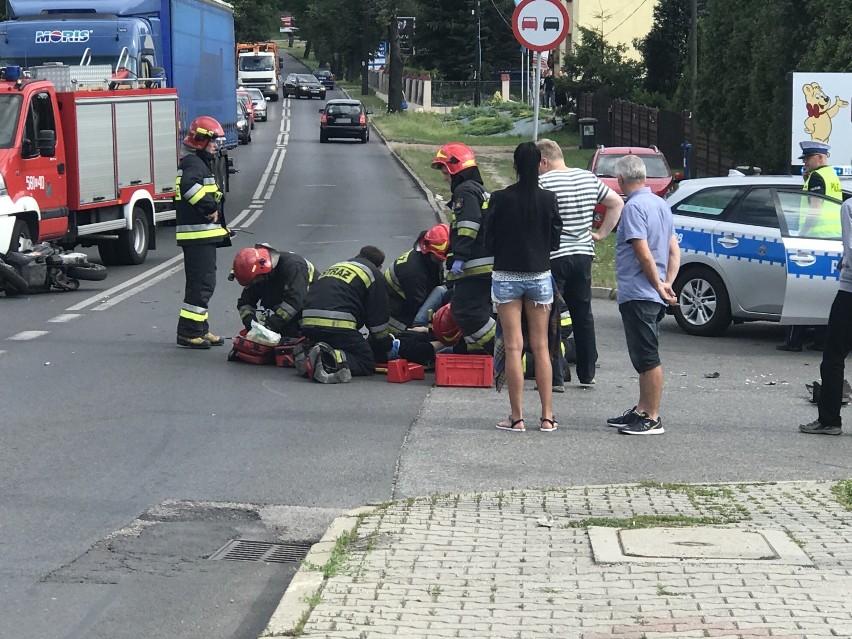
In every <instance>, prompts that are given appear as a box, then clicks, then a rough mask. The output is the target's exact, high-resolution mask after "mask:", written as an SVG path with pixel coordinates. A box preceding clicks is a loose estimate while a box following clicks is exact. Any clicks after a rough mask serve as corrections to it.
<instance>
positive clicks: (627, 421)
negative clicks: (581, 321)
mask: <svg viewBox="0 0 852 639" xmlns="http://www.w3.org/2000/svg"><path fill="white" fill-rule="evenodd" d="M615 167H616V173H617V175H618V185H619V186H620V187H621V192H622V193H624V195H625V196H627V203H626V204H625V205H624V209H623V210H622V211H621V222H620V224H619V226H618V231H617V235H616V245H615V274H616V280H617V282H618V310H619V312H620V313H621V319H622V322H623V323H624V335H625V337H626V338H627V352H628V354H629V355H630V362H631V363H632V364H633V368H634V369H635V370H636V372H637V373H639V403H638V404H636V406H634V407H633V408H631V409H629V410H626V411H624V413H623V414H622V415H620V416H618V417H613V418H610V419H608V420H607V424H608V425H609V426H615V427H617V428H618V432H619V433H622V434H625V435H661V434H662V433H663V432H665V431H664V430H663V420H662V419H661V418H660V396H661V395H662V392H663V367H662V365H661V364H660V353H659V339H658V338H659V324H660V321H661V320H662V319H663V316H664V315H665V313H666V305H667V304H675V303H676V302H677V297H676V296H675V294H674V290H673V289H672V283H673V282H674V280H675V277H676V276H677V271H678V268H679V266H680V247H679V246H678V243H677V237H676V236H675V232H674V220H673V218H672V211H671V209H670V208H669V205H668V204H666V202H665V200H663V199H662V198H661V197H659V196H657V195H654V193H652V192H651V189H650V188H649V187H647V186H645V179H646V174H645V164H644V163H643V162H642V160H641V159H639V158H638V157H636V156H635V155H626V156H624V157H622V158H619V160H618V161H617V162H616V164H615Z"/></svg>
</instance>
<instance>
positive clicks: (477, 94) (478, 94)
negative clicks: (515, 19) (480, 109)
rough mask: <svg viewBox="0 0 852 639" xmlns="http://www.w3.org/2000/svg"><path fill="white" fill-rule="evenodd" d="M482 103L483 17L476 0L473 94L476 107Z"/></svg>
mask: <svg viewBox="0 0 852 639" xmlns="http://www.w3.org/2000/svg"><path fill="white" fill-rule="evenodd" d="M481 103H482V16H481V14H480V12H479V0H476V92H475V93H474V94H473V104H474V106H479V105H480V104H481Z"/></svg>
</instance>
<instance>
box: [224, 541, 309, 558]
mask: <svg viewBox="0 0 852 639" xmlns="http://www.w3.org/2000/svg"><path fill="white" fill-rule="evenodd" d="M310 549H311V544H278V543H272V542H269V541H248V540H245V539H232V540H231V541H229V542H228V543H227V544H225V545H224V546H222V547H221V548H220V549H219V550H217V551H216V552H214V553H213V554H212V555H210V559H212V560H227V561H265V562H271V563H277V564H287V563H291V562H294V561H302V560H303V559H304V558H305V557H307V555H308V551H309V550H310Z"/></svg>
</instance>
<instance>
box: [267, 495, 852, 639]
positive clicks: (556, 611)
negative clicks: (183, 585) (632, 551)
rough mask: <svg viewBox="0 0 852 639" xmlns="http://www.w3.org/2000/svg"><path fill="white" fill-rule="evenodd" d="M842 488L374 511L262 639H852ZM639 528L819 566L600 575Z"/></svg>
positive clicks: (699, 567)
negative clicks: (740, 543)
mask: <svg viewBox="0 0 852 639" xmlns="http://www.w3.org/2000/svg"><path fill="white" fill-rule="evenodd" d="M835 485H836V482H828V481H825V482H784V483H754V484H723V485H685V484H684V485H681V484H677V485H659V484H629V485H609V486H589V487H571V488H565V489H554V490H539V489H532V490H529V489H528V490H514V491H507V492H500V493H481V494H472V495H470V494H468V495H436V496H432V497H428V498H418V499H408V500H405V501H400V502H394V503H392V504H388V505H383V506H378V507H375V508H373V509H370V510H368V511H366V512H365V513H362V514H361V515H360V517H359V518H358V519H355V518H351V519H349V520H348V522H349V523H348V524H347V523H345V521H344V522H343V523H344V525H343V529H347V528H349V529H351V530H354V533H353V534H352V539H353V541H352V543H351V544H350V545H349V549H348V551H347V553H346V562H345V565H344V567H343V569H342V571H341V572H339V573H338V574H334V575H332V576H330V577H328V578H327V579H323V578H322V576H321V574H320V573H317V572H313V577H314V579H315V581H314V582H313V583H314V586H318V587H316V588H313V587H312V590H313V592H307V591H306V592H305V593H304V594H300V595H299V597H298V601H299V602H300V603H301V606H302V608H303V610H302V612H301V613H298V614H297V616H296V617H294V616H293V614H294V611H293V610H292V609H291V610H284V609H285V608H288V607H289V608H292V604H293V600H294V597H293V596H292V594H293V593H289V592H288V597H285V600H283V601H282V605H281V607H279V612H276V615H274V616H273V620H272V621H271V622H270V627H269V628H268V629H267V633H266V634H267V635H281V634H285V633H288V632H290V633H292V632H293V628H292V624H290V625H291V627H290V628H284V627H283V626H282V625H281V624H280V623H276V618H278V620H279V621H280V620H281V619H283V617H282V616H281V615H284V616H286V614H285V613H287V612H289V613H290V618H291V619H293V618H297V617H300V621H301V623H299V624H297V628H296V631H297V632H301V633H302V634H301V636H303V637H312V638H313V637H327V638H329V639H332V638H333V639H344V638H346V639H374V638H379V637H408V638H411V639H420V638H423V639H425V638H427V637H429V638H433V637H476V638H479V637H482V638H486V637H493V638H501V639H502V638H505V639H518V638H521V639H525V638H528V637H550V636H552V637H560V638H566V639H604V638H609V639H664V638H665V639H670V638H678V639H685V638H692V637H717V638H722V639H734V638H746V637H775V638H776V639H779V638H781V639H810V638H813V637H847V638H848V637H852V600H851V599H850V595H852V579H851V578H850V569H852V535H850V532H852V529H850V525H852V512H849V511H847V510H846V509H845V508H844V507H843V506H841V505H840V504H839V502H838V500H837V497H836V496H835V494H834V493H833V492H832V487H834V486H835ZM547 514H550V515H552V517H553V520H552V524H553V525H552V526H551V527H546V526H543V525H542V523H546V520H547ZM631 521H632V522H634V523H635V524H637V525H646V524H649V523H651V524H655V525H660V526H666V527H673V526H678V525H680V526H683V525H689V526H694V525H697V524H701V525H702V526H703V529H704V530H706V527H707V526H711V527H714V528H722V529H730V530H740V531H758V530H772V531H782V532H783V533H785V534H786V535H787V536H788V537H789V539H790V540H791V541H792V542H793V543H794V544H795V545H797V546H799V547H800V548H801V549H802V550H804V552H805V553H806V555H807V558H809V559H810V561H811V562H812V565H811V566H795V565H781V564H778V563H774V562H773V561H772V560H771V559H767V560H765V561H760V560H757V561H754V560H753V561H751V562H745V561H736V560H732V561H730V562H728V561H727V560H723V561H722V562H721V563H709V562H707V561H701V560H695V561H681V560H677V559H664V560H662V561H658V560H649V561H640V562H638V563H620V564H601V563H598V562H596V559H595V554H594V553H593V549H592V545H591V543H590V537H589V534H588V529H589V527H590V526H609V527H611V526H617V527H619V528H628V527H629V522H631ZM340 530H342V529H341V528H340V526H338V532H339V531H340ZM333 534H334V535H337V534H338V533H333ZM327 537H328V535H327ZM326 543H329V541H328V540H326ZM687 545H688V544H687ZM696 545H700V544H696ZM338 546H341V544H340V543H338ZM807 558H806V559H807ZM309 561H310V557H309ZM311 568H312V567H311V566H303V568H302V569H301V571H300V574H301V573H304V572H305V571H307V573H308V576H310V572H311ZM313 569H314V571H315V570H316V567H313ZM296 581H297V580H294V584H295V583H296ZM292 588H293V586H291V589H292ZM288 599H289V603H285V602H286V601H288ZM279 613H281V615H279Z"/></svg>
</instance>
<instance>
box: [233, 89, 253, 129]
mask: <svg viewBox="0 0 852 639" xmlns="http://www.w3.org/2000/svg"><path fill="white" fill-rule="evenodd" d="M237 99H238V100H239V101H240V102H242V103H243V106H245V108H246V112H247V113H248V116H249V127H250V128H252V129H253V128H254V104H252V99H251V94H249V92H248V91H246V90H245V89H237Z"/></svg>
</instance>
